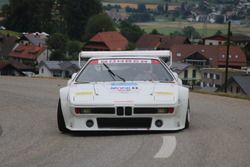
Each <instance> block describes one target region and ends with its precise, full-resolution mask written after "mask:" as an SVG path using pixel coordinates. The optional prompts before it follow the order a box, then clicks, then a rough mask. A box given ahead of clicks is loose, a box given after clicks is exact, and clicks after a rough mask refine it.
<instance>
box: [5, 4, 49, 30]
mask: <svg viewBox="0 0 250 167" xmlns="http://www.w3.org/2000/svg"><path fill="white" fill-rule="evenodd" d="M52 5H53V0H10V1H9V16H8V17H7V19H6V26H7V27H9V28H11V29H13V30H16V31H20V32H22V31H48V29H49V25H50V19H51V8H52Z"/></svg>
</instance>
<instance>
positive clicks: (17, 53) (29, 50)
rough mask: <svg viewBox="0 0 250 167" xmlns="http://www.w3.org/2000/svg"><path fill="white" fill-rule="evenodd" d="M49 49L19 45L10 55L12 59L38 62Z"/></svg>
mask: <svg viewBox="0 0 250 167" xmlns="http://www.w3.org/2000/svg"><path fill="white" fill-rule="evenodd" d="M45 49H47V47H46V46H37V45H26V44H19V45H18V46H17V47H16V48H15V49H14V50H13V51H12V52H11V53H10V54H9V56H10V57H14V58H20V59H30V60H36V59H37V57H38V56H39V55H40V54H41V53H42V52H43V51H44V50H45Z"/></svg>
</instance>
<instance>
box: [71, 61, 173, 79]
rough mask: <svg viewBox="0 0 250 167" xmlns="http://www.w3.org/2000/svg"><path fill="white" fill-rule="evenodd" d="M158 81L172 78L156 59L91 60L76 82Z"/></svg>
mask: <svg viewBox="0 0 250 167" xmlns="http://www.w3.org/2000/svg"><path fill="white" fill-rule="evenodd" d="M109 81H124V82H125V81H160V82H170V81H173V77H172V76H171V75H170V73H169V72H168V70H167V69H166V68H165V67H164V66H163V65H162V64H161V63H160V61H159V60H157V59H132V58H131V59H117V58H116V59H100V60H91V61H90V62H89V63H88V65H87V66H86V67H85V68H84V69H83V70H82V71H81V73H80V75H79V76H78V78H77V79H76V82H109Z"/></svg>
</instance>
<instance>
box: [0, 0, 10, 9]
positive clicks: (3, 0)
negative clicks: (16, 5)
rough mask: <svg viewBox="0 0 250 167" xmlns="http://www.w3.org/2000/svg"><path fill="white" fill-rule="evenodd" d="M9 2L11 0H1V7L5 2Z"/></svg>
mask: <svg viewBox="0 0 250 167" xmlns="http://www.w3.org/2000/svg"><path fill="white" fill-rule="evenodd" d="M8 3H9V0H1V1H0V9H1V7H2V6H3V5H4V4H8Z"/></svg>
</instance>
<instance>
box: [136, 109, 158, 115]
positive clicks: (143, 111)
mask: <svg viewBox="0 0 250 167" xmlns="http://www.w3.org/2000/svg"><path fill="white" fill-rule="evenodd" d="M157 113H158V109H157V108H134V114H157Z"/></svg>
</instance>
